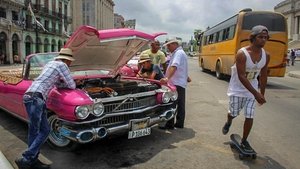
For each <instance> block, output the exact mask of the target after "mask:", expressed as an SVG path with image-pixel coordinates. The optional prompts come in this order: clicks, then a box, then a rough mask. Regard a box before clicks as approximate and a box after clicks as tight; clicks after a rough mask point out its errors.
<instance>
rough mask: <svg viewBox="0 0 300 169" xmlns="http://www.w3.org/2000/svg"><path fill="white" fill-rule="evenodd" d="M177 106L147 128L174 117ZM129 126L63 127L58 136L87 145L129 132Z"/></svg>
mask: <svg viewBox="0 0 300 169" xmlns="http://www.w3.org/2000/svg"><path fill="white" fill-rule="evenodd" d="M176 110H177V106H176V107H175V108H170V109H169V110H166V111H164V112H163V113H162V114H161V115H160V116H158V117H154V118H150V123H149V126H148V127H154V126H156V125H157V124H159V123H161V122H166V121H168V120H170V119H172V118H173V117H175V115H176ZM129 125H130V124H124V125H120V126H115V127H107V128H106V127H98V128H90V129H86V130H80V131H74V130H71V129H69V128H67V127H65V126H62V127H61V128H60V130H59V131H60V134H61V135H62V136H64V137H67V138H68V139H70V140H73V141H76V142H79V143H88V142H92V141H95V140H98V139H101V138H104V137H106V136H107V135H111V134H114V133H119V132H124V131H129V128H130V126H129Z"/></svg>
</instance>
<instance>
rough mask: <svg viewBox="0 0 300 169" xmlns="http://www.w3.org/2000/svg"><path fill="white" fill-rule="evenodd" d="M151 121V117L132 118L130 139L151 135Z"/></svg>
mask: <svg viewBox="0 0 300 169" xmlns="http://www.w3.org/2000/svg"><path fill="white" fill-rule="evenodd" d="M149 123H150V118H144V119H135V120H131V121H130V128H129V129H130V131H129V133H128V139H132V138H138V137H143V136H147V135H150V134H151V128H149V127H148V126H149Z"/></svg>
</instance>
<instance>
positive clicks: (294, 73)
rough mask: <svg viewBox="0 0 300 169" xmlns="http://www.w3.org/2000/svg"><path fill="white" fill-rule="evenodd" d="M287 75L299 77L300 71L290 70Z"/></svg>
mask: <svg viewBox="0 0 300 169" xmlns="http://www.w3.org/2000/svg"><path fill="white" fill-rule="evenodd" d="M288 76H290V77H295V78H299V79H300V72H298V71H290V72H289V73H288Z"/></svg>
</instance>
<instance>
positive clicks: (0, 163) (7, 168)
mask: <svg viewBox="0 0 300 169" xmlns="http://www.w3.org/2000/svg"><path fill="white" fill-rule="evenodd" d="M0 168H3V169H13V167H12V165H11V164H10V163H9V161H8V160H7V159H6V157H5V156H4V155H3V153H2V151H1V150H0Z"/></svg>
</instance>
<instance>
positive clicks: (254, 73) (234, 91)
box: [227, 47, 266, 98]
mask: <svg viewBox="0 0 300 169" xmlns="http://www.w3.org/2000/svg"><path fill="white" fill-rule="evenodd" d="M240 50H242V51H243V53H244V55H245V56H246V77H247V79H248V80H249V81H250V83H251V85H252V86H253V87H254V88H255V89H256V90H258V80H257V77H258V75H259V74H260V70H261V69H262V68H263V67H264V66H265V64H266V52H265V50H264V49H263V48H262V49H261V50H262V52H261V59H260V61H259V62H257V63H253V61H252V59H251V56H250V54H249V53H248V51H247V50H246V48H245V47H243V48H241V49H240ZM227 95H228V96H239V97H248V98H254V96H253V94H252V93H251V92H249V90H248V89H246V88H245V87H244V85H243V84H242V83H241V81H240V79H239V77H238V74H237V69H236V64H234V65H233V66H232V67H231V78H230V82H229V87H228V91H227Z"/></svg>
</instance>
